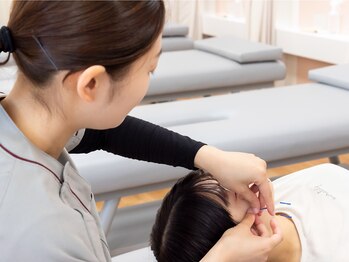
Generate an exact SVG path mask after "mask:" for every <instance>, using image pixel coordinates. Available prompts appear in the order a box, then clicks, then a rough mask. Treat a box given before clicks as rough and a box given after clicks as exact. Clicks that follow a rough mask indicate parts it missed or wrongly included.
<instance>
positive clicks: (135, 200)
mask: <svg viewBox="0 0 349 262" xmlns="http://www.w3.org/2000/svg"><path fill="white" fill-rule="evenodd" d="M340 160H341V163H343V164H348V165H349V154H347V155H342V156H340ZM327 162H328V159H319V160H314V161H309V162H303V163H299V164H294V165H289V166H283V167H278V168H272V169H268V176H269V177H273V176H280V175H286V174H289V173H292V172H295V171H298V170H301V169H304V168H307V167H311V166H314V165H318V164H321V163H327ZM167 192H168V189H163V190H157V191H154V192H149V193H144V194H139V195H134V196H129V197H124V198H122V199H121V202H120V204H119V207H125V206H131V205H136V204H140V203H145V202H149V201H154V200H159V199H162V198H163V197H164V195H165V194H166V193H167ZM98 206H99V207H101V206H102V203H98Z"/></svg>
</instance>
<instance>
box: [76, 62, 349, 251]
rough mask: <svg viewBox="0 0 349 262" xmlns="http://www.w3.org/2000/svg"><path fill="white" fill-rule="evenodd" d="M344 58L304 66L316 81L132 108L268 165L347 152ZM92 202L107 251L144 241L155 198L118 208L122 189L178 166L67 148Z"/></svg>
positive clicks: (135, 188) (153, 184)
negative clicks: (100, 203)
mask: <svg viewBox="0 0 349 262" xmlns="http://www.w3.org/2000/svg"><path fill="white" fill-rule="evenodd" d="M348 72H349V65H341V66H333V67H329V68H324V69H318V70H314V71H311V72H310V74H309V76H310V79H311V80H313V81H315V83H309V84H300V85H293V86H285V87H278V88H266V89H260V90H252V91H246V92H240V93H234V94H225V95H220V96H212V97H206V98H198V99H191V100H184V101H176V102H168V103H160V104H154V105H143V106H139V107H137V108H135V109H134V110H133V111H132V112H131V115H133V116H135V117H139V118H142V119H144V120H148V121H150V122H153V123H157V124H159V125H162V126H165V127H167V128H169V129H171V130H174V131H176V132H179V133H181V134H183V135H188V136H190V137H191V138H193V139H196V140H200V141H204V142H206V143H207V144H210V145H213V146H216V147H219V148H221V149H223V150H229V151H241V152H249V153H253V154H256V155H257V156H259V157H261V158H263V159H265V160H266V161H267V162H268V166H269V167H276V166H281V165H287V164H292V163H296V162H301V161H307V160H311V159H317V158H324V157H329V158H331V159H332V162H334V163H336V162H337V160H338V159H336V156H338V155H340V154H344V153H348V152H349V114H348V112H349V78H348ZM73 158H74V160H75V163H76V165H77V167H78V169H79V171H80V174H81V175H82V176H83V177H85V178H86V179H87V180H88V181H89V182H90V183H91V184H92V190H93V192H94V194H95V198H96V201H106V202H105V204H104V208H103V210H102V212H101V221H102V224H103V227H104V230H105V232H106V234H107V239H108V242H109V245H110V249H111V252H112V254H113V255H117V254H121V253H124V252H127V251H130V250H134V249H139V248H142V247H145V246H147V245H148V238H149V232H150V227H151V225H152V224H153V221H154V216H155V213H156V210H157V209H158V207H159V203H160V202H159V201H158V202H151V203H147V204H143V205H139V206H131V207H127V208H120V209H117V208H116V206H117V204H118V203H119V200H120V198H121V197H123V196H127V195H133V194H137V193H143V192H148V191H152V190H156V189H162V188H167V187H170V186H172V185H173V184H174V182H175V181H176V180H177V179H178V178H180V177H182V176H184V175H185V174H187V173H188V170H186V169H184V168H179V167H177V168H174V167H169V166H165V165H159V164H153V163H147V162H143V161H135V160H130V159H126V158H123V157H119V156H115V155H112V154H109V153H106V152H103V151H96V152H93V153H90V154H87V155H83V154H82V155H73Z"/></svg>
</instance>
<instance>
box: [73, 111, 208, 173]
mask: <svg viewBox="0 0 349 262" xmlns="http://www.w3.org/2000/svg"><path fill="white" fill-rule="evenodd" d="M203 145H204V144H203V143H201V142H198V141H195V140H192V139H191V138H189V137H187V136H182V135H180V134H178V133H175V132H173V131H170V130H168V129H165V128H163V127H160V126H158V125H154V124H152V123H149V122H147V121H144V120H141V119H138V118H135V117H131V116H127V117H126V118H125V120H124V122H123V123H122V124H121V125H120V126H118V127H116V128H112V129H107V130H93V129H86V130H85V134H84V136H83V138H82V140H81V142H80V143H79V144H78V145H77V146H76V147H75V148H74V149H72V150H71V151H70V152H71V153H88V152H91V151H94V150H98V149H102V150H105V151H107V152H111V153H114V154H117V155H120V156H124V157H128V158H133V159H138V160H145V161H149V162H154V163H160V164H167V165H172V166H181V167H185V168H188V169H194V168H195V167H194V158H195V155H196V153H197V152H198V150H199V149H200V148H201V147H202V146H203Z"/></svg>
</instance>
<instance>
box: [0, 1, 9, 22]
mask: <svg viewBox="0 0 349 262" xmlns="http://www.w3.org/2000/svg"><path fill="white" fill-rule="evenodd" d="M10 6H11V0H0V26H3V25H7V22H8V18H9V15H10Z"/></svg>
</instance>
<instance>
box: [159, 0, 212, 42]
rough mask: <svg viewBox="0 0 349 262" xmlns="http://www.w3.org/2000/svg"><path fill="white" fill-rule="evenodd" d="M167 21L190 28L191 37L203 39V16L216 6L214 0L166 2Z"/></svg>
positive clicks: (174, 0) (171, 0)
mask: <svg viewBox="0 0 349 262" xmlns="http://www.w3.org/2000/svg"><path fill="white" fill-rule="evenodd" d="M165 3H166V9H167V21H168V22H172V23H178V24H182V25H186V26H188V27H189V36H190V37H191V38H193V39H200V38H202V14H203V13H204V12H206V11H208V10H210V9H212V7H214V6H215V2H214V0H166V1H165Z"/></svg>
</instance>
